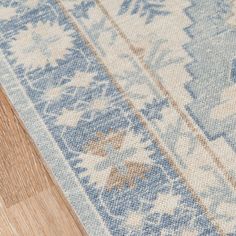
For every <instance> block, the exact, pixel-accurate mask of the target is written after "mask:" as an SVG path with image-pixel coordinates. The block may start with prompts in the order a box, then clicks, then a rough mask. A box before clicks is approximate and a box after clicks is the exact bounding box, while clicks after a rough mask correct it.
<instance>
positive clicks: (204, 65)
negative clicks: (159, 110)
mask: <svg viewBox="0 0 236 236" xmlns="http://www.w3.org/2000/svg"><path fill="white" fill-rule="evenodd" d="M202 8H207V9H208V10H207V11H201V9H202ZM230 13H231V10H230V5H229V4H228V1H215V0H209V1H194V0H193V1H192V6H190V7H189V8H188V9H186V14H187V15H188V16H189V18H190V19H191V20H192V22H193V24H192V25H191V26H190V27H188V28H186V32H187V33H188V35H189V36H190V37H192V40H191V42H190V43H188V44H186V45H185V46H184V47H185V49H186V50H187V51H188V53H189V55H190V56H191V57H192V58H193V61H192V62H191V63H190V64H188V65H187V66H186V68H187V70H188V72H189V73H190V75H191V77H192V81H190V82H188V83H187V84H186V89H187V90H188V91H189V93H190V94H191V96H192V98H193V101H192V102H191V103H190V104H188V105H187V107H186V109H187V110H188V112H189V114H190V115H191V116H192V117H193V119H194V120H195V121H196V122H197V124H198V125H199V126H200V127H201V128H202V130H203V131H204V133H205V135H206V136H207V137H208V139H209V140H215V139H217V138H219V137H221V136H222V137H224V138H225V140H226V141H227V142H228V143H229V144H230V145H231V146H232V148H233V149H234V150H236V136H235V135H236V134H235V128H236V113H233V110H232V114H227V113H226V114H225V116H224V117H221V118H218V116H217V115H215V113H217V112H218V113H220V112H221V111H222V112H223V113H224V107H223V106H221V110H216V107H217V106H219V105H220V104H222V102H223V103H224V102H225V101H224V97H225V96H226V93H229V91H231V90H232V89H233V87H234V86H235V76H234V60H233V58H235V56H236V45H235V42H234V39H235V37H236V30H235V29H234V28H232V27H231V26H230V25H229V24H227V22H226V20H227V18H228V17H229V15H230ZM222 96H223V97H222ZM214 109H215V110H214ZM219 109H220V108H219ZM222 109H223V110H222ZM225 109H226V108H225Z"/></svg>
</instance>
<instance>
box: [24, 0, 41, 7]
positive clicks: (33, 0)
mask: <svg viewBox="0 0 236 236" xmlns="http://www.w3.org/2000/svg"><path fill="white" fill-rule="evenodd" d="M38 3H39V0H28V1H27V2H26V3H25V5H26V6H27V7H29V8H33V7H36V6H37V5H38Z"/></svg>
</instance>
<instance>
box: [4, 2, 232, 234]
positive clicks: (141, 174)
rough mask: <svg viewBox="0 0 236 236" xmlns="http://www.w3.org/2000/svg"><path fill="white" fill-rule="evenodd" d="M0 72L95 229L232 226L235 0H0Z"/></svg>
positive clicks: (218, 230) (166, 230) (76, 206)
mask: <svg viewBox="0 0 236 236" xmlns="http://www.w3.org/2000/svg"><path fill="white" fill-rule="evenodd" d="M0 32H1V34H0V48H1V55H0V83H1V86H2V87H3V89H4V90H5V92H6V94H7V95H8V97H9V99H10V100H11V102H12V104H13V106H14V107H15V109H16V111H17V112H18V113H19V116H20V118H21V120H22V121H23V123H24V125H25V127H26V129H27V131H28V133H29V134H30V136H31V138H32V139H33V141H34V142H35V143H36V145H37V147H38V149H39V151H40V153H41V155H42V157H43V159H44V161H45V163H46V165H47V167H48V168H49V169H50V171H51V172H52V174H53V176H54V178H55V179H56V181H57V182H58V184H59V186H60V187H61V189H62V191H63V193H64V194H65V196H66V198H67V199H68V201H69V203H70V204H71V206H72V208H73V210H74V211H75V212H76V214H77V216H78V218H79V220H80V222H81V223H82V224H83V225H84V227H85V230H86V231H87V233H88V235H91V236H107V235H116V236H126V235H127V236H136V235H145V236H146V235H152V236H158V235H161V236H164V235H165V236H167V235H168V236H170V235H173V236H196V235H201V236H205V235H212V236H215V235H230V236H233V235H236V159H235V158H236V84H235V82H236V1H235V0H181V1H179V0H9V1H6V0H3V1H0Z"/></svg>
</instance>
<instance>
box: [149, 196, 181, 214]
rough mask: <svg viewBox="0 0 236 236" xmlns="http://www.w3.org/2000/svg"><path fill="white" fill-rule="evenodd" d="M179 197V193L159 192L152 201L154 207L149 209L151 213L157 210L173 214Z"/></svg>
mask: <svg viewBox="0 0 236 236" xmlns="http://www.w3.org/2000/svg"><path fill="white" fill-rule="evenodd" d="M180 199H181V196H180V195H172V194H160V195H159V196H158V198H157V199H156V201H155V203H154V208H153V209H152V210H151V211H152V212H153V213H155V212H158V213H161V214H165V213H166V214H169V215H173V214H174V211H175V208H176V207H177V206H178V203H179V201H180Z"/></svg>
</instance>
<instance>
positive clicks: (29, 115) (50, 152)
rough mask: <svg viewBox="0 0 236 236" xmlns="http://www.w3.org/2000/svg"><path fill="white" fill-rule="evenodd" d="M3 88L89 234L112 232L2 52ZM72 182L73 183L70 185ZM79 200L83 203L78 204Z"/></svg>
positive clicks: (98, 235)
mask: <svg viewBox="0 0 236 236" xmlns="http://www.w3.org/2000/svg"><path fill="white" fill-rule="evenodd" d="M0 87H2V88H3V90H4V92H5V94H6V95H7V97H8V99H9V100H10V102H11V103H12V104H13V106H14V108H15V110H16V112H17V113H18V115H19V118H20V120H21V121H22V123H23V125H24V126H25V128H26V131H27V133H28V134H29V136H30V137H31V139H32V141H33V142H34V143H35V145H36V147H37V149H38V151H39V153H40V156H41V158H42V160H43V162H44V164H45V166H46V169H47V170H48V172H49V174H50V177H52V179H54V180H55V182H56V183H57V184H58V186H59V187H60V189H61V190H62V192H63V194H64V195H65V198H66V199H67V200H68V203H69V205H70V207H71V208H72V210H73V211H74V212H75V214H76V216H77V217H78V219H79V221H80V223H81V224H82V226H83V227H84V228H85V231H86V232H87V233H88V234H89V235H93V236H101V235H103V236H108V235H111V234H110V232H109V231H108V229H107V227H106V226H105V224H104V221H103V220H102V219H101V216H99V214H98V213H97V211H96V209H95V207H94V206H93V205H92V203H91V201H90V200H89V199H88V198H87V197H86V193H85V192H84V190H83V187H82V186H81V185H80V183H79V181H78V179H77V177H76V176H75V174H74V173H73V171H72V170H71V167H70V166H69V164H68V163H67V162H66V160H65V159H64V155H63V153H62V152H61V150H60V148H59V147H58V145H57V144H56V142H55V141H54V140H53V137H52V136H51V134H50V133H49V131H48V130H47V128H46V125H45V124H44V123H43V121H42V119H41V117H40V116H39V115H38V113H37V111H36V109H35V107H34V104H33V103H32V102H31V100H30V98H29V97H28V96H27V94H26V91H25V90H24V88H23V86H22V85H21V84H20V82H19V80H18V79H17V77H16V75H15V73H14V71H13V69H12V68H11V66H10V65H9V63H8V62H7V60H6V58H5V56H4V55H3V53H2V52H1V51H0ZM68 183H69V186H68ZM78 199H79V204H78Z"/></svg>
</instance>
